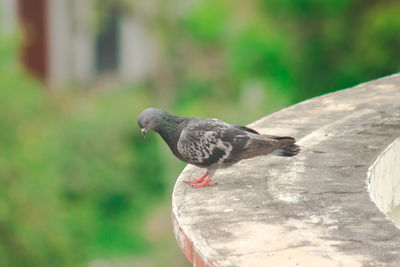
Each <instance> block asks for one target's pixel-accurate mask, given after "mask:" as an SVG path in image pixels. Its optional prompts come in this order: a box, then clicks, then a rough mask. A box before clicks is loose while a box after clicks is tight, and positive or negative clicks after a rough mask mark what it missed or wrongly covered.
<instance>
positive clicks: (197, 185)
mask: <svg viewBox="0 0 400 267" xmlns="http://www.w3.org/2000/svg"><path fill="white" fill-rule="evenodd" d="M207 175H208V177H207V179H205V180H204V181H203V182H201V183H196V184H194V183H192V184H190V185H191V186H192V187H195V188H199V187H206V186H214V185H216V184H214V183H210V181H211V177H212V176H211V175H209V174H207Z"/></svg>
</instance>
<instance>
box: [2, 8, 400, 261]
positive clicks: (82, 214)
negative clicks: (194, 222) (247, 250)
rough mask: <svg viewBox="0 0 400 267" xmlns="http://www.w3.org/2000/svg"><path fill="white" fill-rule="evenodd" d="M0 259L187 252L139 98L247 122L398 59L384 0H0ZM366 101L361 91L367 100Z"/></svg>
mask: <svg viewBox="0 0 400 267" xmlns="http://www.w3.org/2000/svg"><path fill="white" fill-rule="evenodd" d="M0 11H1V16H0V266H90V267H97V266H140V267H142V266H143V267H146V266H189V264H188V262H187V260H186V259H185V258H184V257H183V254H182V253H181V252H180V250H179V248H178V246H177V243H176V241H175V239H174V236H173V231H172V226H171V222H170V221H171V212H170V209H171V204H170V202H171V193H172V188H173V185H174V182H175V179H176V178H177V176H178V175H179V173H180V172H181V170H182V169H183V167H184V164H183V163H181V162H179V161H178V160H177V159H175V158H174V157H173V156H172V154H171V153H170V151H169V149H168V147H167V146H166V145H165V144H164V143H163V141H162V140H161V138H159V137H158V136H156V134H154V133H150V134H148V137H147V138H146V140H143V138H142V136H141V133H140V130H139V129H138V126H137V123H136V119H137V116H138V114H139V113H140V112H141V111H142V110H143V109H144V108H146V107H150V106H153V107H159V108H163V109H166V110H168V111H170V112H172V113H175V114H180V115H186V116H206V117H218V118H220V119H222V120H225V121H228V122H231V123H236V124H239V123H241V124H248V123H250V122H253V121H254V120H257V119H259V118H261V117H263V116H265V115H268V114H270V113H271V112H274V111H277V110H279V109H281V108H283V107H286V106H288V105H291V104H294V103H296V102H299V101H302V100H305V99H308V98H310V97H313V96H317V95H321V94H324V93H327V92H331V91H335V90H339V89H343V88H346V87H350V86H353V85H356V84H358V83H360V82H364V81H368V80H371V79H375V78H379V77H382V76H384V75H388V74H392V73H395V72H398V71H399V70H400V16H399V14H400V2H399V1H390V0H379V1H378V0H368V1H366V0H326V1H318V0H301V1H300V0H299V1H292V0H249V1H238V0H146V1H143V0H136V1H134V0H115V1H111V0H109V1H107V0H35V1H32V0H0ZM371 101H374V100H373V99H371Z"/></svg>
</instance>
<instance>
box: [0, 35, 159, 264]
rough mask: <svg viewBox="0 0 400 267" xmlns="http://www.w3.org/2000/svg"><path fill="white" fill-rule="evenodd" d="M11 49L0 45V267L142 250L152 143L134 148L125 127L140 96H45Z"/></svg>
mask: <svg viewBox="0 0 400 267" xmlns="http://www.w3.org/2000/svg"><path fill="white" fill-rule="evenodd" d="M16 47H17V45H16V43H15V42H14V41H13V39H7V38H5V37H2V39H1V40H0V75H1V77H2V78H1V79H0V88H1V89H0V106H1V112H0V129H1V131H0V144H1V153H0V258H1V260H0V262H1V263H0V265H1V266H76V265H75V264H77V262H84V261H85V260H87V259H88V258H89V257H91V258H93V257H107V256H109V255H114V256H115V255H119V254H121V255H124V254H127V253H132V251H135V252H140V251H143V249H145V248H146V246H147V243H146V242H147V241H146V239H145V237H144V236H143V234H142V233H141V228H142V227H143V226H142V225H143V215H144V213H145V210H147V209H148V207H149V205H151V204H152V203H154V201H156V200H158V199H161V197H162V196H163V195H164V194H165V187H166V182H165V181H163V179H165V177H164V175H163V173H164V171H163V170H164V167H163V166H164V164H163V159H162V158H161V155H160V153H159V152H158V150H159V148H158V144H157V143H156V142H155V140H156V139H154V138H153V139H152V138H149V140H147V142H146V143H144V142H142V139H143V138H142V136H141V133H140V131H138V129H137V126H136V123H135V121H136V115H137V114H138V113H139V112H140V111H141V109H143V108H144V107H145V106H147V105H148V103H146V99H147V98H148V97H147V96H146V94H144V93H143V92H142V91H140V90H139V89H135V88H122V89H121V90H119V91H117V92H104V93H101V94H96V95H91V94H90V93H77V94H73V93H71V94H67V95H63V96H62V98H60V97H59V96H54V95H51V94H49V93H48V92H47V91H46V90H45V89H44V88H43V87H42V85H40V84H39V83H38V82H36V81H35V80H34V79H33V78H31V77H28V76H27V75H26V74H25V73H24V72H23V70H22V69H21V68H20V66H19V64H17V62H18V58H17V57H18V55H17V51H16ZM132 99H136V101H138V102H136V104H135V105H133V104H132ZM139 139H140V141H139ZM149 159H151V160H149Z"/></svg>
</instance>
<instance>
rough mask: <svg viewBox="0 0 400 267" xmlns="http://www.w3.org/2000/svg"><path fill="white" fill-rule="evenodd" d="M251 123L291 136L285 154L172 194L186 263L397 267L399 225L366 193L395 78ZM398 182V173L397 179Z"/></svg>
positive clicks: (397, 90) (386, 128)
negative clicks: (294, 147)
mask: <svg viewBox="0 0 400 267" xmlns="http://www.w3.org/2000/svg"><path fill="white" fill-rule="evenodd" d="M250 126H252V127H253V128H255V129H256V130H258V131H260V132H262V133H268V134H274V135H290V136H293V137H295V138H296V139H297V140H298V144H299V145H300V146H301V148H302V151H301V152H300V153H299V154H298V155H297V156H296V157H293V158H284V157H277V156H272V155H271V156H269V155H268V156H263V157H257V158H253V159H249V160H244V161H241V162H239V163H238V164H236V165H234V166H232V167H230V168H227V169H224V170H220V171H217V173H216V174H215V177H214V178H213V180H214V181H215V182H217V183H218V184H217V185H216V186H214V187H208V188H192V187H190V186H189V185H187V184H185V183H184V182H183V180H188V179H194V178H197V177H199V176H201V175H202V174H203V172H204V170H202V169H199V168H196V167H193V166H187V167H186V168H185V169H184V171H183V172H182V174H181V175H180V176H179V178H178V180H177V183H176V185H175V189H174V192H173V199H172V202H173V203H172V206H173V221H174V228H175V229H174V231H175V236H176V238H177V240H178V243H179V245H180V247H181V248H182V250H183V251H184V253H185V255H186V256H187V257H188V259H189V260H190V261H191V262H192V263H193V264H194V265H195V266H251V267H254V266H399V264H400V229H399V228H397V227H396V225H395V224H394V223H393V222H392V221H391V220H390V219H389V218H388V217H386V216H385V215H384V214H383V213H382V212H381V211H380V210H379V209H378V207H377V206H376V205H375V203H374V202H373V201H372V200H371V198H370V193H369V191H368V186H367V175H368V170H369V168H370V166H371V165H372V164H373V163H374V161H375V160H376V159H377V157H378V156H379V155H380V154H381V153H382V151H384V150H385V149H386V148H387V147H388V146H389V145H390V144H391V143H393V142H394V141H395V140H396V139H397V138H399V137H400V74H396V75H392V76H389V77H385V78H382V79H379V80H376V81H371V82H368V83H364V84H361V85H358V86H356V87H353V88H350V89H346V90H342V91H338V92H335V93H332V94H328V95H324V96H321V97H317V98H313V99H311V100H308V101H305V102H302V103H299V104H297V105H294V106H291V107H289V108H286V109H284V110H281V111H279V112H276V113H274V114H272V115H270V116H267V117H264V118H262V119H260V120H258V121H256V122H254V123H252V124H251V125H250ZM398 179H400V177H398Z"/></svg>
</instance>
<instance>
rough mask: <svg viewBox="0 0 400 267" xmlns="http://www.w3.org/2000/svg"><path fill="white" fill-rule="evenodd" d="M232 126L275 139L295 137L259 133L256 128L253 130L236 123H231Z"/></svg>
mask: <svg viewBox="0 0 400 267" xmlns="http://www.w3.org/2000/svg"><path fill="white" fill-rule="evenodd" d="M232 126H233V127H235V128H237V129H240V130H243V131H246V132H249V133H253V134H259V135H262V136H264V137H267V138H269V139H275V140H284V139H291V140H293V141H295V139H294V138H293V137H290V136H276V135H270V134H260V133H259V132H257V131H256V130H254V129H252V128H249V127H247V126H243V125H237V124H232Z"/></svg>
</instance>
